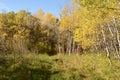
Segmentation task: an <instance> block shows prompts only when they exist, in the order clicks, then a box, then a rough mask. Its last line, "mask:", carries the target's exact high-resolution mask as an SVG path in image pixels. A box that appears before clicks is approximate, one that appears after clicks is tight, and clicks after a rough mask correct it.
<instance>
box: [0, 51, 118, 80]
mask: <svg viewBox="0 0 120 80" xmlns="http://www.w3.org/2000/svg"><path fill="white" fill-rule="evenodd" d="M112 63H113V64H112V65H109V62H108V59H106V57H105V55H104V54H92V53H89V54H85V55H81V56H79V55H71V56H67V55H56V56H52V57H50V56H48V55H37V54H24V55H16V54H14V55H13V54H11V55H4V56H0V79H1V80H14V79H15V80H16V79H17V80H107V79H108V80H114V79H119V78H120V66H119V65H120V63H119V61H117V60H115V59H114V58H113V59H112Z"/></svg>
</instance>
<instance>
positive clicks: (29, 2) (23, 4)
mask: <svg viewBox="0 0 120 80" xmlns="http://www.w3.org/2000/svg"><path fill="white" fill-rule="evenodd" d="M70 2H71V0H0V12H4V11H5V12H8V11H14V12H18V11H19V10H28V11H30V12H31V13H32V14H34V13H36V12H37V11H38V10H39V9H43V11H44V12H45V13H46V12H51V13H52V14H53V15H55V16H57V17H59V14H60V11H61V10H62V9H63V7H64V5H65V4H67V3H70Z"/></svg>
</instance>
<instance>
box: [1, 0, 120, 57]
mask: <svg viewBox="0 0 120 80" xmlns="http://www.w3.org/2000/svg"><path fill="white" fill-rule="evenodd" d="M119 17H120V16H119V1H117V0H114V1H109V0H106V1H104V0H89V1H87V0H81V1H79V0H73V1H72V4H66V5H65V7H64V9H63V10H62V11H61V14H60V18H56V17H55V16H54V15H52V14H51V13H50V12H48V13H44V11H43V10H42V9H40V10H39V11H38V12H37V13H36V14H34V15H33V14H31V13H30V12H29V11H26V10H21V11H19V12H17V13H15V12H13V11H11V12H7V13H5V12H3V13H0V49H1V50H0V53H2V54H11V53H16V54H24V53H29V52H33V53H37V54H40V53H47V54H49V55H53V54H57V53H66V54H69V55H70V54H71V53H85V52H95V53H97V52H104V51H105V52H106V54H107V56H108V57H109V56H110V53H114V54H113V55H115V56H118V57H119V49H120V27H119V25H120V20H119Z"/></svg>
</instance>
